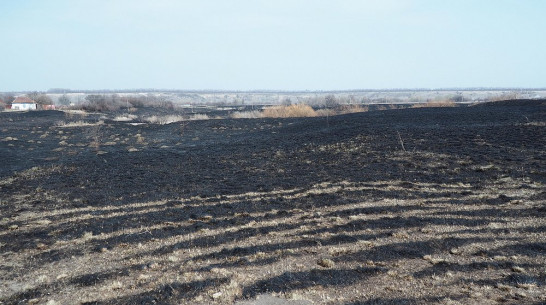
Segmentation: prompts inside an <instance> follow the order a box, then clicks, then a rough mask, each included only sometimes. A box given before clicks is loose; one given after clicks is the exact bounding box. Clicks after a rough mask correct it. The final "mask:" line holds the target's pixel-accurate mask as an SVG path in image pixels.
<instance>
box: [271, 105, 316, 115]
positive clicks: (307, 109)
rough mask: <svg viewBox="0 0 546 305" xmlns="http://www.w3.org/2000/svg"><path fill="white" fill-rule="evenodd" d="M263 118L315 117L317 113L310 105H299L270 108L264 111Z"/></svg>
mask: <svg viewBox="0 0 546 305" xmlns="http://www.w3.org/2000/svg"><path fill="white" fill-rule="evenodd" d="M262 116H263V117H265V118H297V117H315V116H317V112H316V111H315V110H314V109H313V108H312V107H311V106H309V105H305V104H297V105H290V106H272V107H268V108H266V109H264V110H263V112H262Z"/></svg>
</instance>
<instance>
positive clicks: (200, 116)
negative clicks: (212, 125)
mask: <svg viewBox="0 0 546 305" xmlns="http://www.w3.org/2000/svg"><path fill="white" fill-rule="evenodd" d="M189 120H190V121H198V120H210V117H209V116H208V115H206V114H202V113H198V114H194V115H192V116H191V117H190V118H189Z"/></svg>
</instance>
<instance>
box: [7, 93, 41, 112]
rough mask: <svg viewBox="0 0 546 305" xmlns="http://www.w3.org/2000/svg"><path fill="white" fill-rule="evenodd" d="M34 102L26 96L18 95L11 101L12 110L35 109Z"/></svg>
mask: <svg viewBox="0 0 546 305" xmlns="http://www.w3.org/2000/svg"><path fill="white" fill-rule="evenodd" d="M36 108H37V107H36V102H34V101H33V100H31V99H30V98H28V97H26V96H19V97H17V98H16V99H15V100H14V101H13V102H12V103H11V109H12V110H36Z"/></svg>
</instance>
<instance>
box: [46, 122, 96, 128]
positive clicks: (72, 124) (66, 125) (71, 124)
mask: <svg viewBox="0 0 546 305" xmlns="http://www.w3.org/2000/svg"><path fill="white" fill-rule="evenodd" d="M102 124H104V121H98V122H96V123H89V122H84V121H75V122H64V121H59V122H57V123H56V126H57V127H62V128H69V127H86V126H97V125H102Z"/></svg>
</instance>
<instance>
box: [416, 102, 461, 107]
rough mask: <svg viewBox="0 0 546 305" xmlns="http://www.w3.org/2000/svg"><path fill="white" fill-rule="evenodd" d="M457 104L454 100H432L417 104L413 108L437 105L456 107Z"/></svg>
mask: <svg viewBox="0 0 546 305" xmlns="http://www.w3.org/2000/svg"><path fill="white" fill-rule="evenodd" d="M456 106H457V104H456V103H455V102H454V101H449V100H444V101H430V102H426V103H422V104H415V105H413V106H411V108H435V107H456Z"/></svg>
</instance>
